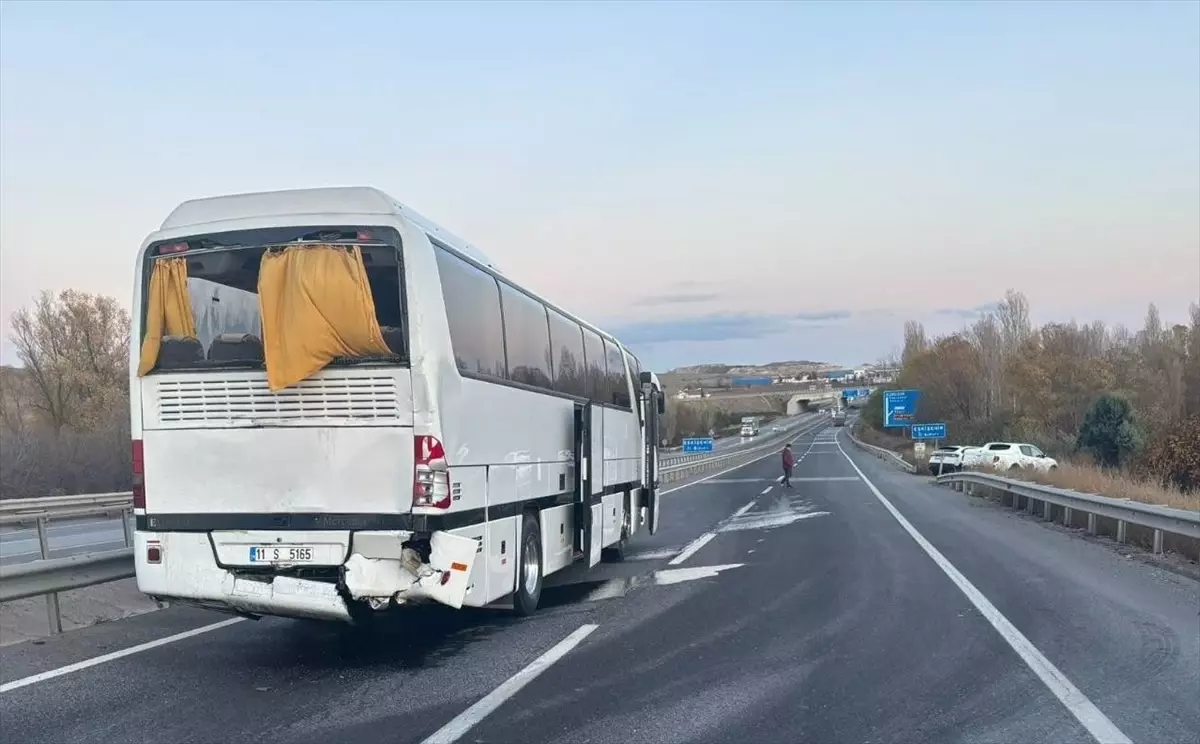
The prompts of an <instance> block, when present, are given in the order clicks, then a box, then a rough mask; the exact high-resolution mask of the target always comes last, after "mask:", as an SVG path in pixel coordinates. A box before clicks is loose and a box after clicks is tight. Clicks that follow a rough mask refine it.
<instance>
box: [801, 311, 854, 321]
mask: <svg viewBox="0 0 1200 744" xmlns="http://www.w3.org/2000/svg"><path fill="white" fill-rule="evenodd" d="M852 314H853V313H851V312H850V311H849V310H826V311H824V312H816V313H796V314H795V315H793V316H792V317H793V318H795V319H796V320H849V319H850V316H851V315H852Z"/></svg>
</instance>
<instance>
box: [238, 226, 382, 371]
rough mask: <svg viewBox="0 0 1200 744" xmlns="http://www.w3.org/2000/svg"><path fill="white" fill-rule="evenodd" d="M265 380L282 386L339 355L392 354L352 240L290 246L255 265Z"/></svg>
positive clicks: (266, 255) (363, 267)
mask: <svg viewBox="0 0 1200 744" xmlns="http://www.w3.org/2000/svg"><path fill="white" fill-rule="evenodd" d="M258 300H259V304H260V305H261V306H262V330H263V352H264V354H265V356H266V362H267V386H268V387H270V389H271V390H272V391H277V390H282V389H283V388H286V387H288V386H290V385H295V384H296V383H297V382H300V381H301V380H303V379H305V378H306V377H308V376H309V375H311V374H313V373H314V372H316V371H318V370H320V369H322V368H323V367H324V366H325V365H327V364H329V362H331V361H332V360H334V359H335V358H337V357H363V356H384V355H388V354H391V351H390V350H389V349H388V347H387V344H386V343H384V340H383V333H382V332H381V331H380V329H379V322H378V321H377V320H376V319H375V302H374V300H372V298H371V287H370V285H369V284H368V283H367V270H366V267H365V266H363V259H362V253H361V251H360V250H359V249H358V248H357V247H350V248H347V247H345V246H333V245H313V246H291V247H289V248H285V249H284V250H282V251H268V252H267V253H265V254H264V255H263V258H262V265H261V267H260V268H259V272H258Z"/></svg>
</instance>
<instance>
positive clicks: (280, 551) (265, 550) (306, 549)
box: [250, 545, 327, 563]
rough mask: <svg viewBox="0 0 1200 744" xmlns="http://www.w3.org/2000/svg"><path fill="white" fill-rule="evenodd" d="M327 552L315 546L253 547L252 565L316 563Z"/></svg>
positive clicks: (251, 548) (251, 547) (251, 551)
mask: <svg viewBox="0 0 1200 744" xmlns="http://www.w3.org/2000/svg"><path fill="white" fill-rule="evenodd" d="M326 552H327V551H324V550H320V547H319V546H315V545H251V546H250V562H251V563H315V562H317V561H318V560H326V559H327V557H326V555H325V553H326Z"/></svg>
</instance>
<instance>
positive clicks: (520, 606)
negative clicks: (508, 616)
mask: <svg viewBox="0 0 1200 744" xmlns="http://www.w3.org/2000/svg"><path fill="white" fill-rule="evenodd" d="M542 567H543V561H542V530H541V528H540V527H539V526H538V515H537V513H526V514H525V517H524V519H523V520H522V524H521V559H520V561H518V563H517V590H516V592H514V593H513V612H514V613H516V614H517V615H520V616H522V617H526V616H529V615H532V614H533V613H534V612H535V611H537V606H538V601H539V600H540V599H541V597H542V582H543V581H544V580H545V577H544V576H543V572H542Z"/></svg>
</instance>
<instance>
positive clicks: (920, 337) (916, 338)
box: [900, 320, 929, 365]
mask: <svg viewBox="0 0 1200 744" xmlns="http://www.w3.org/2000/svg"><path fill="white" fill-rule="evenodd" d="M928 350H929V337H928V336H926V335H925V326H924V325H922V324H921V323H918V322H917V321H915V320H909V321H905V323H904V350H903V351H901V352H900V363H901V364H902V365H907V364H908V363H909V362H911V361H912V360H914V359H916V358H917V357H918V356H920V355H921V354H924V353H925V352H926V351H928Z"/></svg>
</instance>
